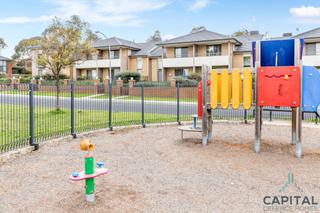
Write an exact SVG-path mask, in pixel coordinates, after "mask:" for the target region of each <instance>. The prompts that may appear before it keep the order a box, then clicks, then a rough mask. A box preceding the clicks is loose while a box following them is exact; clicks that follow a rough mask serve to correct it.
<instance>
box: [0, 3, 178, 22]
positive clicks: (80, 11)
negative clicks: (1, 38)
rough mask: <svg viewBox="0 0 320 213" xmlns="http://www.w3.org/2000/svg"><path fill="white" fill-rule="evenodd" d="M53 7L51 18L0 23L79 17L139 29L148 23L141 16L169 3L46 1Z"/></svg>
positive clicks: (2, 19)
mask: <svg viewBox="0 0 320 213" xmlns="http://www.w3.org/2000/svg"><path fill="white" fill-rule="evenodd" d="M45 1H46V2H47V3H49V4H53V5H55V7H54V8H53V9H52V13H51V14H50V15H43V16H39V17H26V16H12V17H6V18H0V23H9V24H22V23H30V22H43V21H47V20H49V19H51V18H52V17H54V16H57V17H59V18H63V19H66V18H68V17H70V16H71V15H79V16H81V17H82V18H83V19H85V20H86V21H89V22H91V23H103V24H106V25H109V26H139V25H142V24H143V23H144V22H146V21H147V20H145V19H143V18H142V17H141V13H143V12H148V11H153V10H158V9H161V8H163V7H166V6H167V5H169V4H171V3H172V1H171V0H135V1H132V0H92V1H90V0H82V1H79V0H69V1H66V0H45Z"/></svg>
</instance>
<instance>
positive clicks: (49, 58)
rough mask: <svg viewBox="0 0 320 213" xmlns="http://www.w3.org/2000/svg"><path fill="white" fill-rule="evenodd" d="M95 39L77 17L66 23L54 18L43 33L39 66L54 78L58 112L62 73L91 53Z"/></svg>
mask: <svg viewBox="0 0 320 213" xmlns="http://www.w3.org/2000/svg"><path fill="white" fill-rule="evenodd" d="M94 38H95V35H94V34H93V33H92V32H91V30H90V29H89V24H88V23H87V22H83V21H82V20H81V19H80V17H79V16H76V15H73V16H71V17H70V19H69V20H67V21H65V22H62V21H61V20H60V19H59V18H54V19H53V22H52V24H51V25H49V26H48V27H47V28H46V29H45V30H44V32H43V33H42V36H41V39H40V41H39V49H40V50H41V54H40V55H39V57H38V64H39V65H41V66H43V67H45V68H47V69H49V70H50V71H51V73H52V74H53V76H54V80H55V86H56V110H57V111H59V110H60V101H59V99H60V98H59V97H60V84H59V81H60V79H59V78H60V75H61V71H62V70H63V69H65V68H67V67H69V66H72V65H73V64H74V63H75V62H77V61H79V60H81V59H82V58H84V57H85V55H86V54H88V53H89V52H91V51H92V48H91V43H92V41H93V39H94Z"/></svg>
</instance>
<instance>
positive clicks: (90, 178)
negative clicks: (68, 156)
mask: <svg viewBox="0 0 320 213" xmlns="http://www.w3.org/2000/svg"><path fill="white" fill-rule="evenodd" d="M80 150H82V151H86V152H87V153H86V155H85V156H84V162H85V165H84V166H85V170H84V171H82V172H73V173H72V174H71V176H70V180H73V181H79V180H85V181H86V186H85V188H86V201H87V202H89V203H93V202H94V178H95V177H98V176H100V175H104V174H107V173H108V169H106V168H104V163H103V162H97V164H96V167H97V168H95V167H94V158H93V156H92V155H91V154H90V151H93V150H94V145H93V144H92V143H91V142H90V141H89V140H87V139H84V140H81V141H80Z"/></svg>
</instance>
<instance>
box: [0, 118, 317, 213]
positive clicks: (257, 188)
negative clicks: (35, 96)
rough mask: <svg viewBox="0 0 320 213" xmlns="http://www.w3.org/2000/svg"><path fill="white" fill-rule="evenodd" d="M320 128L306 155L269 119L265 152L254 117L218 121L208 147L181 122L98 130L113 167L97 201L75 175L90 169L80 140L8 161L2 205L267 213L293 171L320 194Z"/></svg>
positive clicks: (96, 137)
mask: <svg viewBox="0 0 320 213" xmlns="http://www.w3.org/2000/svg"><path fill="white" fill-rule="evenodd" d="M319 132H320V129H318V128H304V129H303V151H304V156H303V158H302V159H296V158H295V157H294V146H292V145H290V134H291V133H290V127H289V126H269V125H267V126H264V127H263V132H262V138H263V145H262V149H261V150H262V152H261V154H259V155H257V154H255V153H254V151H253V143H254V125H252V124H250V125H244V124H226V123H218V124H217V123H215V124H214V139H213V140H212V142H211V143H210V144H209V145H208V146H207V147H203V146H202V145H201V143H200V142H201V140H200V134H199V133H185V137H188V139H186V140H184V142H183V143H182V142H181V140H180V132H179V131H178V130H177V126H165V127H147V128H145V129H127V130H118V131H115V132H100V133H95V134H90V135H89V136H88V137H89V138H90V139H91V140H92V142H93V143H94V144H95V151H94V152H93V154H94V156H95V159H96V161H104V162H105V163H106V167H107V168H109V169H110V173H109V174H107V175H105V176H102V177H98V178H97V179H96V181H95V184H96V185H95V187H96V201H95V203H94V205H88V204H86V203H85V201H84V195H85V192H84V187H83V186H84V183H83V182H71V181H70V180H69V179H68V177H69V175H70V174H71V173H72V172H73V171H80V170H82V169H83V156H84V153H83V152H81V151H80V150H79V145H78V142H79V139H77V140H64V141H60V142H55V143H50V144H46V145H44V146H42V147H40V150H39V151H36V152H32V153H30V154H25V155H22V156H19V157H18V158H15V159H12V160H11V161H10V162H6V163H3V164H2V165H0V212H1V213H2V212H10V213H11V212H263V210H264V209H263V207H264V206H263V197H264V196H266V195H276V194H279V192H278V190H279V188H280V187H281V186H282V185H283V184H284V183H285V182H286V181H287V176H288V172H289V171H291V172H293V175H294V181H295V183H296V184H298V185H299V187H300V188H301V189H302V190H303V192H300V191H299V193H303V194H305V195H314V196H315V197H316V199H318V200H319V201H320V190H319V189H320V183H319V176H320V173H319V171H320V163H319V162H320V161H319V160H320V143H319V135H318V133H319ZM289 188H290V187H289ZM288 190H289V192H288V193H293V194H294V193H298V192H297V191H296V190H295V188H291V189H288ZM284 193H285V192H284Z"/></svg>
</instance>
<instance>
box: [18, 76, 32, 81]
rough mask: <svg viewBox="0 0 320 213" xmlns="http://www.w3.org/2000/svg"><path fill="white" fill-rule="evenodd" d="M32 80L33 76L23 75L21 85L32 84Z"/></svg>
mask: <svg viewBox="0 0 320 213" xmlns="http://www.w3.org/2000/svg"><path fill="white" fill-rule="evenodd" d="M31 79H32V76H31V75H22V76H20V83H30V81H31Z"/></svg>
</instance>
